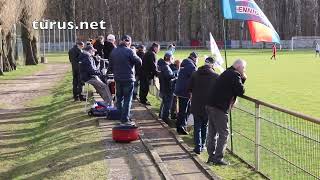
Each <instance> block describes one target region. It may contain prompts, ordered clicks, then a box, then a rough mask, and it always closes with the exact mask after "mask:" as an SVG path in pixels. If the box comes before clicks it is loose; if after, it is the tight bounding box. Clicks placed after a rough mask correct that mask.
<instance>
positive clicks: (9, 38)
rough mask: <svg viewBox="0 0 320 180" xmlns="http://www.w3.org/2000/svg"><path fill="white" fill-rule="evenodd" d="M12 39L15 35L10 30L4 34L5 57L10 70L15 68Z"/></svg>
mask: <svg viewBox="0 0 320 180" xmlns="http://www.w3.org/2000/svg"><path fill="white" fill-rule="evenodd" d="M14 39H15V36H13V35H12V33H11V32H9V33H8V34H7V36H6V41H7V50H8V54H7V58H8V61H9V64H10V66H11V70H16V69H17V64H16V60H15V58H14V54H15V43H14Z"/></svg>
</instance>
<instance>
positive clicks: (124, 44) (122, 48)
mask: <svg viewBox="0 0 320 180" xmlns="http://www.w3.org/2000/svg"><path fill="white" fill-rule="evenodd" d="M131 42H132V41H131V37H130V36H128V35H124V36H123V37H122V38H121V42H120V45H119V46H118V47H117V48H115V49H113V50H112V52H111V54H110V59H109V61H110V62H109V63H110V64H109V65H110V68H111V69H112V72H113V74H114V80H115V81H116V97H117V108H118V110H119V111H120V112H121V119H120V120H121V124H122V125H134V122H132V121H131V119H130V108H131V103H132V95H133V88H134V82H135V74H134V66H141V63H142V61H141V59H140V58H139V57H138V56H137V54H136V52H135V51H133V50H132V49H130V46H131Z"/></svg>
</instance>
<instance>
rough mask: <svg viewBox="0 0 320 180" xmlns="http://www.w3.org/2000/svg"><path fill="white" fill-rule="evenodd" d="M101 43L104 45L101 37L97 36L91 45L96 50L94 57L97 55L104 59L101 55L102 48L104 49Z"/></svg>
mask: <svg viewBox="0 0 320 180" xmlns="http://www.w3.org/2000/svg"><path fill="white" fill-rule="evenodd" d="M103 43H104V38H103V36H99V37H98V38H97V39H96V42H95V43H94V44H93V48H95V49H96V50H97V52H96V54H95V55H99V56H100V57H102V58H103V57H104V55H103V48H104V45H103Z"/></svg>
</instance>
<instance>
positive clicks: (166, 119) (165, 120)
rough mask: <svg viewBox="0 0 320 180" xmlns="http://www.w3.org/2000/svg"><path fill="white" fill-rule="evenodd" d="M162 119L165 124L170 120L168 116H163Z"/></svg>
mask: <svg viewBox="0 0 320 180" xmlns="http://www.w3.org/2000/svg"><path fill="white" fill-rule="evenodd" d="M161 119H162V118H161ZM162 121H163V122H165V123H166V124H168V123H169V121H170V119H169V118H163V119H162Z"/></svg>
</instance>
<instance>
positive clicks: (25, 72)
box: [0, 64, 46, 81]
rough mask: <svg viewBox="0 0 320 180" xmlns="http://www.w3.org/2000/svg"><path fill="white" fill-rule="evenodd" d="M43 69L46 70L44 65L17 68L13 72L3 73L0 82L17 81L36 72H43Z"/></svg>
mask: <svg viewBox="0 0 320 180" xmlns="http://www.w3.org/2000/svg"><path fill="white" fill-rule="evenodd" d="M45 68H46V65H44V64H38V65H32V66H17V70H15V71H10V72H4V75H3V76H0V81H1V80H11V79H17V78H21V77H23V76H29V75H32V74H34V73H36V72H39V71H41V70H44V69H45Z"/></svg>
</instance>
